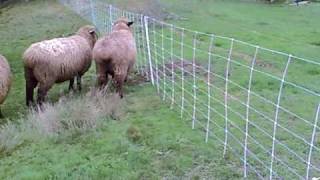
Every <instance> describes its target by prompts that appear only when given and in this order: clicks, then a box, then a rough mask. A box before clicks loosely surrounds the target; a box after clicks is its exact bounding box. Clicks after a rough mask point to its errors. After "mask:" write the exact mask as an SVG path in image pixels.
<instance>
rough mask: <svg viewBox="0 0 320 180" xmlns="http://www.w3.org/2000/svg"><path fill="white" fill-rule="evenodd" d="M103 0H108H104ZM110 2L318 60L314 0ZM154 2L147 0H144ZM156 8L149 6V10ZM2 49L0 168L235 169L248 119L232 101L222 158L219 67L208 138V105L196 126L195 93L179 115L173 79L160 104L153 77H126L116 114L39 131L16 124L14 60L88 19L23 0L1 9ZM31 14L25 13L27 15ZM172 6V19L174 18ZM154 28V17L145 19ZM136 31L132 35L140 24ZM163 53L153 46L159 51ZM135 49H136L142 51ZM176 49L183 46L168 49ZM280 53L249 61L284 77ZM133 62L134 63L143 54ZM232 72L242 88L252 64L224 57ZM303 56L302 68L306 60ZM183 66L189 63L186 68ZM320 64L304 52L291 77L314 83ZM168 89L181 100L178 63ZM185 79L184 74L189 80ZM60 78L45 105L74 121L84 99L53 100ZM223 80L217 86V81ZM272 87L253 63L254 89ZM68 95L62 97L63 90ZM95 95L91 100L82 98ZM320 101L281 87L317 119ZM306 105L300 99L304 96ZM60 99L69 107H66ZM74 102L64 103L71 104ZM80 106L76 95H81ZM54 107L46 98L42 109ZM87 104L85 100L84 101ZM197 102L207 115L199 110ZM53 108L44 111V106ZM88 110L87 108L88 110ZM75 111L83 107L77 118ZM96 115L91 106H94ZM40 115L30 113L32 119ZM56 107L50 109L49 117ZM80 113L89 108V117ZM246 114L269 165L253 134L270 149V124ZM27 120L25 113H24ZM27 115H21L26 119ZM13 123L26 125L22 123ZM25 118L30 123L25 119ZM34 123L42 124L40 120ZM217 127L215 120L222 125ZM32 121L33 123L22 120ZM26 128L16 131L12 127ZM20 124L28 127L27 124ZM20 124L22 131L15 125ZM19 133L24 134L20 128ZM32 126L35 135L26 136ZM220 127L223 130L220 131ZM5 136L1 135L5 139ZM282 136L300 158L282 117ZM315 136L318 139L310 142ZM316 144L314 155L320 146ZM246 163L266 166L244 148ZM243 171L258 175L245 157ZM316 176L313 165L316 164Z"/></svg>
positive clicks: (70, 175)
mask: <svg viewBox="0 0 320 180" xmlns="http://www.w3.org/2000/svg"><path fill="white" fill-rule="evenodd" d="M108 2H109V1H108ZM113 2H114V3H115V4H116V5H120V6H123V7H125V8H128V9H133V10H136V11H140V12H147V13H148V12H153V10H152V8H156V14H157V15H156V16H157V17H159V18H163V19H164V20H166V21H168V22H170V23H174V24H178V25H180V26H183V27H187V28H190V29H195V30H198V31H202V32H207V33H215V34H218V35H224V36H228V37H234V38H236V39H241V40H244V41H247V42H250V43H254V44H259V45H261V46H264V47H268V48H272V49H276V50H280V51H285V52H288V53H292V54H295V55H298V56H302V57H306V58H311V59H314V60H315V61H319V58H318V56H319V53H318V52H319V51H320V47H319V46H318V44H319V39H317V38H318V36H319V34H320V32H319V31H318V29H319V27H320V24H319V23H318V21H317V17H318V16H319V15H320V14H319V12H320V11H319V8H320V7H319V4H317V3H314V4H311V5H308V6H302V7H293V6H290V7H288V6H284V5H279V4H277V5H268V4H260V3H248V2H238V1H227V2H225V1H206V0H203V1H199V2H198V1H197V2H194V1H190V0H188V1H186V2H185V3H183V4H182V3H180V1H178V0H173V1H167V0H162V1H155V3H154V4H156V5H152V6H151V5H150V6H148V7H145V6H144V5H143V1H130V2H131V3H129V4H128V3H127V1H125V0H123V1H116V2H115V1H113ZM148 3H151V4H152V2H151V1H150V2H148ZM148 8H151V9H148ZM0 11H1V13H0V37H1V39H0V51H1V53H2V54H4V55H5V56H6V57H7V58H8V59H9V63H10V65H11V68H12V71H13V73H14V84H13V86H12V89H11V92H10V94H9V96H8V99H7V101H6V103H5V104H4V105H3V113H4V114H5V116H6V117H7V119H5V120H2V124H6V123H7V122H9V124H6V125H5V128H3V131H2V132H4V130H5V131H7V132H4V133H2V134H4V135H6V136H1V138H2V139H1V138H0V142H1V144H4V145H6V146H5V147H4V148H3V149H4V150H2V151H1V152H0V159H1V161H0V166H1V167H2V168H1V169H0V179H7V178H13V179H51V178H52V179H88V178H92V179H100V178H102V177H108V178H110V179H115V178H116V179H160V178H165V179H203V178H207V179H210V178H215V179H241V178H242V176H243V174H242V171H243V169H242V164H241V161H240V159H239V157H237V156H236V154H240V156H241V157H242V155H243V147H241V145H239V143H238V142H237V141H236V140H237V139H240V140H242V139H243V137H244V134H243V133H242V132H241V131H240V130H239V128H240V129H243V128H244V127H245V122H244V121H243V118H241V117H239V114H235V113H233V112H232V111H231V110H230V111H229V118H230V124H229V125H230V126H229V132H231V133H232V134H233V135H234V137H229V142H228V144H229V145H230V146H231V148H233V149H231V148H229V149H228V151H227V154H226V157H225V158H222V157H221V155H222V151H223V149H222V148H223V145H222V144H221V142H220V141H219V139H223V138H224V129H223V128H221V127H224V118H222V117H219V115H218V114H219V113H220V114H224V106H223V103H222V104H221V102H223V101H224V96H223V93H222V92H220V91H219V89H222V90H223V89H224V81H223V80H222V79H219V78H218V77H213V80H212V81H213V82H212V85H213V88H212V95H213V97H212V98H213V99H212V107H214V108H215V110H216V111H215V112H213V111H212V117H213V121H212V122H211V126H210V128H211V131H212V132H214V133H211V134H210V141H209V142H208V144H206V143H204V142H203V141H204V138H205V132H204V131H203V128H202V127H201V124H202V125H203V124H206V121H207V120H206V117H205V115H203V112H205V113H206V110H207V109H205V108H198V109H197V124H196V129H197V130H191V129H190V126H191V115H192V114H191V113H192V111H193V109H192V108H193V99H192V98H190V97H191V96H190V95H189V94H187V92H185V93H186V98H185V107H184V108H185V111H186V113H185V114H184V116H183V118H182V119H183V120H181V119H180V117H179V114H180V109H179V108H175V109H173V110H170V107H169V106H168V104H170V99H169V98H168V97H170V95H171V93H172V91H171V90H172V89H171V87H172V86H171V84H170V81H168V79H167V81H166V82H165V83H166V85H167V89H166V92H167V98H166V101H167V102H168V103H167V104H165V103H163V102H162V101H161V99H160V98H159V97H158V96H157V95H156V93H155V89H154V87H151V85H149V84H140V83H131V84H129V85H128V86H127V87H126V91H125V92H126V94H127V96H126V98H125V99H124V100H123V101H122V105H121V107H123V109H121V111H120V112H121V115H120V116H119V117H118V118H117V119H118V120H116V121H114V120H111V117H110V116H108V115H106V114H104V115H106V116H103V117H102V116H99V113H97V114H98V116H97V117H96V118H94V119H96V120H98V121H99V122H101V125H99V126H97V127H94V128H93V127H90V128H88V130H87V131H85V133H77V132H76V133H74V131H70V132H71V133H69V131H68V130H66V131H63V132H61V133H58V134H59V135H57V136H54V137H52V136H43V137H42V134H40V135H39V133H38V131H36V130H34V129H32V132H31V133H26V132H30V130H29V131H24V130H21V127H24V126H27V125H23V124H29V123H28V122H29V121H28V120H27V119H28V118H30V116H31V115H32V114H31V115H30V114H29V112H28V110H27V109H26V107H25V106H24V86H25V84H24V78H23V68H22V63H21V54H22V52H23V51H24V49H25V48H26V47H27V46H29V44H30V43H32V42H35V41H39V40H43V39H48V38H53V37H59V36H63V35H67V34H70V33H72V32H74V31H76V29H77V28H78V27H80V26H81V25H84V24H87V23H88V22H87V21H85V20H83V19H81V18H80V17H79V16H77V15H76V14H74V13H73V12H71V11H70V10H68V9H66V8H64V7H62V6H61V5H59V4H58V3H57V2H55V1H41V0H35V1H30V2H28V3H25V2H18V3H15V4H12V5H9V6H7V7H4V8H1V9H0ZM26 14H27V15H26ZM172 17H175V18H172ZM150 28H151V30H153V29H152V28H153V27H152V26H151V27H150ZM154 30H155V31H156V32H157V34H156V35H155V36H154V35H153V34H151V42H154V40H156V42H158V43H157V44H159V43H160V42H161V37H160V36H159V33H161V29H159V27H155V29H154ZM138 35H139V34H138ZM164 35H165V37H166V38H170V32H169V31H168V30H166V29H165V30H164ZM174 35H175V36H174V39H175V40H176V41H177V42H175V43H174V50H175V52H176V53H175V54H177V55H178V56H179V53H178V52H180V45H179V41H180V40H181V39H179V38H180V35H181V32H179V31H176V32H175V34H174ZM209 42H210V41H209V38H208V37H207V36H201V35H200V36H198V37H197V45H198V47H199V49H200V50H204V51H205V52H201V51H196V58H197V61H198V62H199V64H200V66H202V67H203V68H207V56H208V55H207V53H206V52H207V47H208V45H209ZM185 43H186V44H187V45H189V46H192V43H193V36H192V34H186V36H185ZM229 43H230V42H228V41H225V40H223V39H218V40H217V41H216V42H215V45H216V49H215V52H216V53H217V54H219V55H221V56H224V57H226V56H227V55H228V48H229V46H230V44H229ZM164 47H165V49H170V43H169V42H168V41H167V40H166V41H165V44H164ZM155 50H157V51H158V50H159V49H158V48H153V51H152V52H153V53H152V56H153V57H154V59H156V60H157V61H158V62H161V61H162V57H160V56H159V55H157V54H156V53H154V52H155ZM158 52H160V51H158ZM234 52H235V53H234V54H232V59H235V60H236V61H237V62H240V63H242V64H243V65H250V62H251V59H252V55H253V54H254V48H248V47H247V46H243V45H241V44H237V43H236V44H235V50H234ZM192 56H193V51H192V48H188V47H185V51H184V59H185V60H191V59H192ZM164 57H165V58H164V60H165V62H167V61H168V60H169V59H170V55H169V54H168V53H165V54H164ZM141 58H142V56H141V55H140V56H139V60H140V62H141ZM175 59H177V60H179V57H175ZM286 60H287V59H286V57H280V56H277V55H274V54H270V53H268V52H264V51H262V52H261V54H259V55H258V58H257V66H256V69H259V70H261V71H263V72H265V73H270V74H273V75H275V76H278V77H281V72H282V70H283V67H284V65H285V61H286ZM140 62H139V63H140ZM225 64H226V60H225V59H223V58H217V57H215V58H214V61H213V67H214V71H213V72H215V73H216V74H218V75H221V76H223V75H224V70H225ZM231 67H232V68H231V72H232V75H231V76H230V80H232V81H233V82H237V83H239V84H240V85H241V86H244V87H246V86H247V84H248V74H249V70H248V69H247V68H244V67H243V66H241V65H239V64H236V63H234V62H232V63H231ZM302 67H303V68H302ZM189 71H190V70H189ZM319 72H320V71H319V68H318V67H316V66H311V65H308V64H305V63H296V62H294V63H293V64H292V67H290V69H289V71H288V78H289V79H287V80H288V81H290V82H295V83H298V84H299V85H301V86H303V87H306V88H309V89H311V90H313V91H315V92H319V87H320V84H319V83H320V82H319V81H318V79H319V75H320V73H319ZM176 73H177V74H178V76H176V78H177V79H176V84H175V85H174V87H175V90H176V92H175V97H176V102H177V103H178V104H177V105H178V107H179V104H180V102H181V98H179V96H181V81H179V77H181V76H180V75H181V71H180V70H179V69H178V68H177V70H176ZM93 75H94V67H92V68H91V69H90V71H89V72H88V73H87V74H86V76H85V82H84V84H85V89H84V92H88V91H89V87H91V86H93V85H94V78H92V76H93ZM197 75H199V76H198V77H203V79H200V80H197V84H198V87H199V91H198V94H197V95H198V98H199V100H198V101H196V103H197V107H204V106H203V104H206V103H207V96H206V93H205V92H206V91H207V86H206V74H203V73H202V72H201V71H200V72H198V74H197ZM186 80H187V81H186V84H185V87H186V90H187V91H188V92H191V93H193V89H192V82H193V79H192V78H191V77H190V76H186ZM163 83H164V82H163V81H160V84H161V87H160V90H161V92H162V91H163V88H162V87H163V86H162V85H163ZM187 83H189V84H187ZM66 86H67V84H66V83H65V84H62V85H56V86H55V87H54V88H53V89H52V90H51V91H50V94H49V101H51V102H54V103H55V102H56V103H55V104H56V105H54V106H50V107H51V110H53V111H54V112H55V111H58V112H59V113H58V114H60V115H61V116H57V117H58V118H57V119H62V120H64V119H67V120H70V119H71V120H72V119H74V120H78V119H82V118H84V117H82V115H81V113H83V112H82V110H83V108H85V105H86V104H87V103H83V102H88V101H86V97H85V96H84V94H78V95H75V96H72V95H71V97H70V98H68V99H67V100H68V102H70V104H69V103H62V105H61V104H60V105H61V106H59V101H58V99H59V98H60V99H61V97H62V99H63V97H64V94H67V91H66V90H67V87H66ZM217 88H218V89H217ZM278 89H279V82H278V81H275V80H274V78H270V77H267V76H265V75H261V74H259V73H254V79H253V86H252V90H253V91H254V92H257V93H258V94H259V95H262V96H263V97H265V98H267V99H269V100H271V101H272V102H275V101H276V98H277V97H276V95H277V93H278ZM228 90H229V93H230V95H231V96H232V97H235V98H237V99H240V100H241V101H243V102H245V101H246V93H247V92H246V91H244V90H241V89H240V88H239V87H237V86H235V85H232V84H230V86H229V89H228ZM235 98H230V99H229V104H230V108H232V109H234V110H236V111H237V112H240V115H242V116H244V115H245V110H246V109H245V107H244V106H243V105H241V104H240V103H239V102H238V101H237V100H236V99H235ZM62 102H65V101H62ZM89 102H90V101H89ZM318 102H319V98H314V97H313V96H310V95H307V94H305V93H303V92H302V91H301V90H297V89H296V88H292V87H290V86H285V88H284V98H283V99H282V102H281V103H282V106H283V107H286V108H289V110H290V111H292V112H296V113H297V114H298V115H300V116H302V117H303V118H305V119H308V120H313V118H314V117H313V115H314V108H313V107H314V106H315V104H317V103H318ZM251 103H252V105H253V107H254V108H255V109H256V110H259V111H262V112H264V113H266V114H267V115H268V116H270V117H271V119H273V118H274V117H273V115H274V107H273V106H272V105H270V104H268V103H265V101H263V100H261V99H260V98H258V97H254V96H253V97H252V99H251ZM75 104H76V105H79V109H77V108H76V109H73V108H72V107H73V106H74V105H75ZM301 104H303V106H301ZM64 105H65V106H64ZM66 107H69V108H66ZM76 107H77V106H76ZM49 109H50V108H49ZM85 112H87V111H85ZM201 113H202V114H201ZM49 114H50V113H49ZM85 114H90V113H89V112H88V113H85ZM79 116H80V117H79ZM90 116H92V114H91V115H90ZM39 117H43V116H39V115H37V114H36V115H35V116H32V117H31V119H37V118H39ZM44 117H48V118H45V119H50V118H49V117H52V116H51V115H46V116H44ZM53 117H54V116H53ZM84 119H85V120H87V119H90V118H84ZM250 119H251V120H252V122H253V123H255V124H256V125H257V126H253V125H252V124H250V126H249V128H250V135H251V136H252V137H251V138H249V149H250V150H251V152H253V153H254V154H255V155H257V157H258V158H260V159H261V160H262V161H263V162H264V163H266V164H267V165H269V161H270V155H269V154H268V153H266V152H264V150H263V149H262V148H261V146H258V145H257V144H256V143H255V142H256V141H258V142H259V143H260V144H262V145H263V147H266V148H267V149H271V144H272V141H271V140H270V138H269V137H267V136H266V135H265V134H263V133H261V130H260V129H259V128H262V129H264V130H265V131H267V133H268V134H271V133H272V131H271V130H272V125H273V124H272V123H270V122H269V121H267V120H265V119H263V118H262V117H261V116H260V115H258V114H256V113H253V112H252V111H251V114H250ZM21 120H22V121H21ZM23 120H26V121H25V122H24V121H23ZM19 124H22V125H21V126H20V125H19ZM31 124H32V123H31ZM40 124H41V123H40ZM279 124H280V125H283V126H284V127H286V128H289V129H290V130H291V132H294V133H297V134H299V135H301V136H302V137H303V138H306V139H308V140H309V138H310V133H311V128H310V127H309V126H307V125H306V124H305V123H304V122H301V121H300V120H299V119H297V118H296V117H294V116H288V115H287V114H286V113H284V112H280V120H279ZM219 126H220V127H219ZM27 127H28V126H27ZM19 133H22V134H19ZM24 133H26V134H24ZM16 134H19V136H15V135H16ZM20 137H26V138H22V140H23V141H21V139H19V138H20ZM29 137H31V138H29ZM216 137H218V138H216ZM8 139H9V141H6V140H8ZM277 139H278V140H279V141H280V142H282V143H285V144H286V145H287V146H288V147H289V148H290V149H292V150H294V151H295V152H297V153H298V154H299V156H301V157H306V155H307V152H308V148H309V147H308V146H305V145H303V143H302V142H300V141H299V140H297V139H296V138H295V137H292V135H291V134H290V133H288V132H287V131H284V130H283V129H281V128H278V133H277ZM319 144H320V141H319V138H318V139H316V146H317V147H319V146H318V145H319ZM314 153H315V154H314V157H315V158H314V159H313V162H312V163H313V164H315V165H316V166H317V165H318V164H319V163H320V160H319V159H318V158H317V157H320V156H317V154H319V153H320V152H319V151H314ZM316 153H317V154H316ZM276 155H277V157H280V158H281V159H282V160H283V161H284V162H286V163H288V164H290V165H291V166H292V168H295V169H297V171H298V173H301V174H303V173H304V172H305V164H303V163H301V161H299V160H297V159H296V157H294V156H293V155H292V154H290V153H289V152H288V151H287V150H286V149H284V148H283V147H282V146H280V145H279V146H277V147H276ZM248 161H249V163H250V164H251V165H253V166H254V167H256V168H257V170H258V171H259V172H261V173H262V175H263V176H265V177H267V176H268V172H267V170H266V168H265V167H263V166H262V165H261V163H259V162H258V161H257V160H256V159H254V158H253V156H252V155H250V156H249V159H248ZM275 169H277V173H279V175H280V176H282V177H285V178H296V176H294V175H293V174H292V173H289V172H288V169H286V168H284V167H283V165H281V163H280V162H278V161H277V162H276V163H275ZM249 170H250V174H249V179H256V175H255V174H254V173H253V170H252V168H251V167H250V169H249ZM312 175H314V176H317V175H318V174H312Z"/></svg>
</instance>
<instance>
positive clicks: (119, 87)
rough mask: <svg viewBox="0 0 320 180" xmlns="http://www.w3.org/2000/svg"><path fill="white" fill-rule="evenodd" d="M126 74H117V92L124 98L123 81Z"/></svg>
mask: <svg viewBox="0 0 320 180" xmlns="http://www.w3.org/2000/svg"><path fill="white" fill-rule="evenodd" d="M124 79H125V76H123V75H115V80H116V84H117V87H116V88H117V93H119V96H120V98H123V83H124Z"/></svg>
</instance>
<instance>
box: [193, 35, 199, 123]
mask: <svg viewBox="0 0 320 180" xmlns="http://www.w3.org/2000/svg"><path fill="white" fill-rule="evenodd" d="M197 36H198V32H196V33H195V34H194V37H193V47H192V49H193V52H192V74H193V88H192V89H193V112H192V129H194V126H195V121H196V103H197V84H196V46H197Z"/></svg>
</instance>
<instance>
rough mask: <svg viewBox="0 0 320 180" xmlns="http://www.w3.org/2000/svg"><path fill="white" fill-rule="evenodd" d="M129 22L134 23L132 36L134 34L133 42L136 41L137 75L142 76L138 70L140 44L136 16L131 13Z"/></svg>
mask: <svg viewBox="0 0 320 180" xmlns="http://www.w3.org/2000/svg"><path fill="white" fill-rule="evenodd" d="M129 21H133V22H134V25H133V26H134V34H135V40H136V47H137V51H138V52H137V53H138V57H139V59H138V61H137V63H136V64H137V71H138V74H142V73H141V72H140V68H141V61H140V59H141V42H140V40H141V39H140V36H139V26H140V24H139V23H138V21H137V20H136V16H135V14H132V13H131V19H130V20H129Z"/></svg>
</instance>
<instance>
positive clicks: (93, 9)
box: [90, 0, 97, 26]
mask: <svg viewBox="0 0 320 180" xmlns="http://www.w3.org/2000/svg"><path fill="white" fill-rule="evenodd" d="M93 1H94V0H90V8H91V20H92V23H93V24H94V25H95V26H97V22H96V13H95V6H94V4H93Z"/></svg>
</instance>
